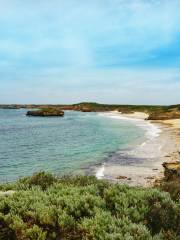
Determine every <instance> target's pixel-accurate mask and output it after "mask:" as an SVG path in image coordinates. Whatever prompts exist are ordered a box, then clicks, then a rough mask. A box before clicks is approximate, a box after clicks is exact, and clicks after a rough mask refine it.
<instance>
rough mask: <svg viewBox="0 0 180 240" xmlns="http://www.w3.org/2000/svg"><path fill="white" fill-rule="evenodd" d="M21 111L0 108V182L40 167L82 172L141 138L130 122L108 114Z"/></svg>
mask: <svg viewBox="0 0 180 240" xmlns="http://www.w3.org/2000/svg"><path fill="white" fill-rule="evenodd" d="M25 113H26V110H25V109H20V110H2V109H1V110H0V181H11V180H14V179H17V178H18V177H22V176H25V175H30V174H32V173H33V172H37V171H40V170H48V171H52V172H54V173H56V174H60V175H62V174H71V173H82V172H83V171H85V169H86V170H87V169H88V168H89V167H90V166H91V167H92V166H95V165H97V164H99V163H101V162H103V160H104V159H105V158H106V157H107V156H108V154H109V153H112V152H116V151H118V150H123V149H127V148H130V147H132V146H133V145H134V144H138V143H140V142H142V139H143V137H144V130H143V129H141V128H139V127H138V126H135V124H133V123H131V122H127V121H123V120H119V119H113V118H109V117H108V115H107V116H103V114H98V113H81V112H74V111H67V112H65V116H64V117H63V118H52V117H50V118H41V117H26V116H25Z"/></svg>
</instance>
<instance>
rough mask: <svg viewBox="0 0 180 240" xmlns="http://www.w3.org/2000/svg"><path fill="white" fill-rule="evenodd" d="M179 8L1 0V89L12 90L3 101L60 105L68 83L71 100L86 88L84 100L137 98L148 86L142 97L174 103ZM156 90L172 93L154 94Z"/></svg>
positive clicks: (124, 1) (157, 0)
mask: <svg viewBox="0 0 180 240" xmlns="http://www.w3.org/2000/svg"><path fill="white" fill-rule="evenodd" d="M179 8H180V1H179V0H172V1H169V0H149V1H147V0H133V1H132V0H114V1H110V0H92V1H82V0H79V1H76V0H69V1H64V0H62V1H58V0H54V1H51V2H50V1H47V0H44V1H42V0H40V1H38V2H37V1H35V0H31V1H26V2H22V1H20V0H7V1H2V0H0V29H1V31H0V86H1V87H2V88H3V91H4V92H8V90H9V89H11V86H13V87H14V95H13V94H12V95H11V96H12V97H11V96H8V95H7V96H5V95H1V96H0V101H1V102H2V101H3V102H7V101H14V102H15V101H19V102H27V101H28V102H34V101H35V100H36V101H38V102H42V101H45V99H47V101H46V102H50V101H53V102H62V101H63V102H65V101H68V99H67V97H66V96H68V95H67V94H63V91H67V88H68V91H69V95H70V96H74V97H71V98H69V99H71V100H73V101H76V100H77V101H79V100H85V99H84V91H86V92H87V95H88V94H89V97H88V100H102V101H106V102H108V101H109V102H112V101H116V102H131V103H132V102H133V101H136V102H140V101H141V99H140V94H139V91H140V90H139V89H141V92H143V90H144V92H145V91H147V89H149V90H150V92H151V93H148V94H150V96H149V98H148V99H147V100H146V99H144V102H149V103H151V102H157V103H160V102H161V103H163V102H164V103H168V102H171V103H173V102H178V100H180V99H178V95H176V93H177V91H176V90H177V89H179V82H180V78H179V75H180V74H179V73H180V71H179V66H180V40H179V39H180V38H179V37H180V15H179ZM138 84H140V85H141V86H140V87H137V85H138ZM160 87H161V88H162V89H164V90H163V91H164V92H166V94H167V93H168V88H171V89H173V88H174V89H175V88H176V89H175V94H168V99H167V98H165V97H163V96H161V95H162V94H161V93H160V94H159V97H158V96H157V97H155V96H154V93H155V92H158V91H159V90H158V89H160ZM77 88H78V89H77ZM131 88H134V89H135V91H131ZM22 89H24V92H25V93H26V94H20V93H21V90H22ZM40 89H43V92H44V94H45V96H46V98H43V96H42V94H41V91H40ZM49 89H51V90H50V92H51V94H48V93H49ZM114 89H115V90H116V92H117V97H116V98H114V94H113V91H114ZM35 92H37V96H38V97H37V98H34V99H33V97H30V95H31V93H35ZM59 92H61V93H62V94H61V96H60V95H59ZM74 92H77V93H76V94H74ZM78 92H79V94H78ZM46 93H47V94H46ZM52 93H53V96H54V97H53V98H54V100H53V99H52ZM98 93H99V94H98ZM128 93H129V94H128ZM73 94H74V95H73ZM50 95H51V96H50ZM100 95H101V96H103V97H100ZM115 95H116V94H115ZM55 96H57V97H55ZM132 96H134V97H132ZM141 96H142V94H141ZM110 98H112V100H110ZM9 99H10V100H9Z"/></svg>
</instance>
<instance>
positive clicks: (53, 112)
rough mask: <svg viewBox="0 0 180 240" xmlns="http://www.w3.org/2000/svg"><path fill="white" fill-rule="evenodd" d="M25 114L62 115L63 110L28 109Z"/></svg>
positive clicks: (34, 115) (38, 115)
mask: <svg viewBox="0 0 180 240" xmlns="http://www.w3.org/2000/svg"><path fill="white" fill-rule="evenodd" d="M26 115H27V116H33V117H63V116H64V111H62V110H61V109H58V108H44V109H40V110H33V111H28V112H27V113H26Z"/></svg>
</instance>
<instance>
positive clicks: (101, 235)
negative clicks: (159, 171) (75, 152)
mask: <svg viewBox="0 0 180 240" xmlns="http://www.w3.org/2000/svg"><path fill="white" fill-rule="evenodd" d="M10 186H11V188H10ZM1 187H2V189H6V188H9V189H12V190H15V193H14V194H13V195H11V196H8V197H5V196H1V197H0V240H1V239H2V240H4V239H6V240H9V239H12V240H13V239H17V240H33V239H34V240H35V239H39V240H59V239H64V240H66V239H72V240H73V239H78V240H80V239H84V240H85V239H86V240H93V239H94V240H96V239H99V240H101V239H102V240H106V239H107V240H111V239H113V240H116V239H117V240H121V239H122V240H131V239H132V240H141V239H142V240H146V239H147V240H150V239H153V240H177V239H179V236H180V203H179V202H174V201H173V200H172V199H171V197H170V194H169V193H165V192H163V191H161V190H158V189H153V188H149V189H147V188H146V189H143V188H135V187H128V186H125V185H119V184H111V183H109V182H107V181H102V180H101V181H100V180H97V179H96V178H94V177H86V176H74V177H70V176H68V177H63V178H58V177H54V176H53V175H51V174H49V173H44V172H40V173H38V174H35V175H33V176H32V177H27V178H24V179H21V180H20V181H18V182H17V183H13V184H4V185H2V186H1ZM4 237H5V238H4Z"/></svg>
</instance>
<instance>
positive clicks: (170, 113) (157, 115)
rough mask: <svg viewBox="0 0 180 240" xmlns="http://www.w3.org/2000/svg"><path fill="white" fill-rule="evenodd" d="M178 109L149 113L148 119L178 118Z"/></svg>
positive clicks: (179, 115) (179, 111) (179, 113)
mask: <svg viewBox="0 0 180 240" xmlns="http://www.w3.org/2000/svg"><path fill="white" fill-rule="evenodd" d="M179 118H180V110H179V109H178V108H174V109H170V110H167V111H160V112H158V111H157V112H154V113H151V114H150V115H149V117H148V120H168V119H179Z"/></svg>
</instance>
